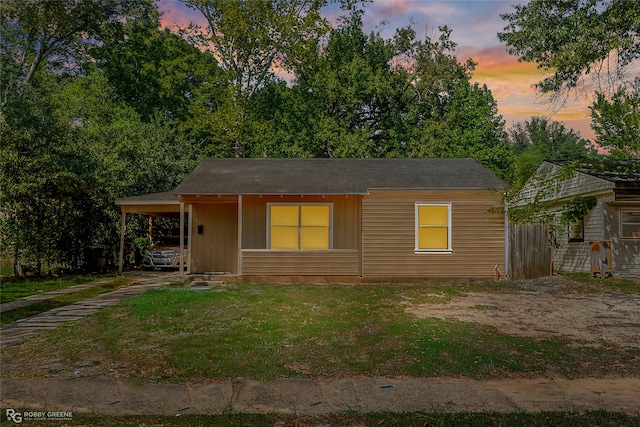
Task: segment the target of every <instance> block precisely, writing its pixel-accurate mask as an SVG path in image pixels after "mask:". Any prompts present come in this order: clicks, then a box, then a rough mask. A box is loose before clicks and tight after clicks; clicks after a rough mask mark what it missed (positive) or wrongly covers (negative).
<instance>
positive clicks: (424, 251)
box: [413, 202, 453, 254]
mask: <svg viewBox="0 0 640 427" xmlns="http://www.w3.org/2000/svg"><path fill="white" fill-rule="evenodd" d="M451 205H452V204H451V203H450V202H449V203H428V202H416V204H415V213H414V220H413V221H414V233H413V234H414V252H415V253H416V254H452V253H453V247H452V245H451V228H452V225H451V209H452V208H451ZM420 206H446V207H447V248H446V249H421V248H420V247H418V230H419V228H420V227H419V224H418V212H419V208H420Z"/></svg>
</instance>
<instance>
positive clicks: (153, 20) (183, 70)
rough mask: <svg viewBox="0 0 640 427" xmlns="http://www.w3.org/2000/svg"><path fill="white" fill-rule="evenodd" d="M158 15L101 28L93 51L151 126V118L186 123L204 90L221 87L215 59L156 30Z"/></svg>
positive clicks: (119, 90)
mask: <svg viewBox="0 0 640 427" xmlns="http://www.w3.org/2000/svg"><path fill="white" fill-rule="evenodd" d="M159 26H160V22H159V14H158V13H157V12H154V13H151V14H149V16H147V17H143V18H137V19H128V20H126V22H124V23H118V25H110V26H105V27H104V28H103V30H102V32H101V33H102V41H103V42H102V43H101V44H100V45H99V46H96V47H94V48H93V49H91V55H92V56H93V58H94V59H95V60H96V65H97V67H98V68H99V69H100V70H102V71H103V72H104V75H105V76H107V78H108V79H109V82H110V85H111V86H112V87H114V88H115V89H116V93H117V94H118V95H119V97H120V98H121V99H122V100H123V101H125V102H127V103H128V104H129V105H131V106H132V107H133V108H135V110H136V111H137V112H138V113H139V114H140V115H141V116H142V118H143V119H144V120H149V119H150V118H152V117H153V115H154V114H155V113H158V112H159V113H161V114H166V115H168V116H169V117H173V118H178V119H184V118H185V116H186V115H187V112H188V109H189V107H190V105H191V104H193V103H194V102H195V100H196V98H197V97H198V96H199V94H200V93H201V91H202V89H203V87H205V86H214V85H220V84H221V80H222V77H221V75H220V74H221V73H220V70H219V68H218V66H217V61H216V60H215V58H214V57H213V56H212V55H211V54H210V53H207V52H202V51H200V50H199V49H197V48H196V47H195V46H193V45H192V44H191V43H189V42H188V41H187V40H186V39H185V37H186V36H185V35H184V34H183V33H179V34H174V33H172V32H171V31H169V29H165V30H160V29H159Z"/></svg>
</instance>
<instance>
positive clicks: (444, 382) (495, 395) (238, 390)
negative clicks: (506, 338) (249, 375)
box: [0, 378, 640, 415]
mask: <svg viewBox="0 0 640 427" xmlns="http://www.w3.org/2000/svg"><path fill="white" fill-rule="evenodd" d="M638 402H640V379H639V378H582V379H573V380H569V379H547V378H536V379H513V380H498V381H475V380H469V379H438V378H345V379H334V380H331V379H290V380H288V379H282V380H279V381H274V382H269V383H262V382H258V381H253V380H226V381H218V382H211V383H194V384H144V385H141V384H140V383H137V384H136V383H127V382H124V381H114V380H111V379H108V378H76V379H53V378H32V379H28V378H21V379H14V378H3V379H2V389H1V390H0V406H1V407H3V408H26V410H29V411H72V412H73V413H91V414H102V415H108V414H127V415H134V414H157V415H180V414H222V413H228V412H241V413H262V414H271V413H276V414H296V415H321V414H330V413H335V412H343V411H357V412H381V411H393V412H411V411H427V412H463V411H467V412H489V411H491V412H520V411H524V412H539V411H587V410H597V409H604V410H608V411H613V412H623V413H627V414H630V415H639V414H640V413H639V411H640V408H639V407H638Z"/></svg>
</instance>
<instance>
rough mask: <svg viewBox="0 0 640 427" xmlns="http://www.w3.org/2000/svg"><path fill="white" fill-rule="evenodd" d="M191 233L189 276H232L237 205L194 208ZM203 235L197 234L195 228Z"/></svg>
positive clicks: (235, 261) (207, 204) (235, 255)
mask: <svg viewBox="0 0 640 427" xmlns="http://www.w3.org/2000/svg"><path fill="white" fill-rule="evenodd" d="M191 223H192V230H191V246H192V248H191V254H192V257H193V259H192V260H191V272H192V273H205V272H210V271H217V272H230V273H235V272H236V270H237V265H238V261H237V260H238V249H237V248H238V227H237V224H238V205H237V203H225V202H222V203H200V204H194V205H193V218H192V221H191ZM199 225H201V226H202V234H198V232H197V230H198V226H199Z"/></svg>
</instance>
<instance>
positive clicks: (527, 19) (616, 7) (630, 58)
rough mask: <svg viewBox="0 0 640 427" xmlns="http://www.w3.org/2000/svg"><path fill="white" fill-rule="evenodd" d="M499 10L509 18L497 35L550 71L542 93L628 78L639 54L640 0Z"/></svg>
mask: <svg viewBox="0 0 640 427" xmlns="http://www.w3.org/2000/svg"><path fill="white" fill-rule="evenodd" d="M514 8H515V11H514V12H513V13H507V14H503V15H501V16H502V18H503V19H504V20H506V21H508V25H507V26H506V27H505V29H504V32H502V33H499V34H498V38H499V39H500V40H501V41H503V42H505V43H506V44H507V46H508V50H509V53H510V54H512V55H516V56H518V58H519V59H520V60H522V61H527V62H535V63H537V64H538V66H539V67H540V68H543V69H545V70H547V71H549V72H550V73H551V75H550V76H549V77H546V78H544V79H543V80H542V81H541V82H539V83H538V84H537V85H536V86H537V88H538V89H539V90H540V91H541V92H542V93H556V94H561V93H566V92H567V91H569V90H572V89H576V88H578V87H579V86H580V85H581V83H580V82H581V79H582V78H583V76H590V77H592V78H593V80H594V83H593V86H592V85H589V84H587V83H584V84H582V86H585V87H599V88H602V87H605V86H606V85H607V84H611V83H610V82H616V81H620V79H622V81H624V78H625V72H626V70H627V69H629V68H631V67H632V66H633V64H634V62H635V61H637V60H638V59H640V44H639V43H638V34H640V3H638V2H637V1H634V0H557V1H547V0H532V1H530V2H528V3H527V4H523V5H516V6H514Z"/></svg>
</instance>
